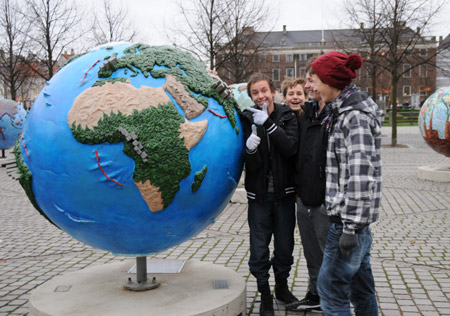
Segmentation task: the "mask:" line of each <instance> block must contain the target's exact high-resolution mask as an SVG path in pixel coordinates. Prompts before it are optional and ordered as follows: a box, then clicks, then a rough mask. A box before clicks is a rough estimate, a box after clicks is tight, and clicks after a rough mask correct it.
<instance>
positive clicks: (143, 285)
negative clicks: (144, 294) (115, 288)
mask: <svg viewBox="0 0 450 316" xmlns="http://www.w3.org/2000/svg"><path fill="white" fill-rule="evenodd" d="M159 284H160V283H159V282H157V281H156V277H153V280H152V282H150V283H149V282H147V257H136V282H133V280H131V278H128V281H127V283H125V285H124V287H125V289H127V290H130V291H147V290H153V289H156V288H157V287H158V286H159Z"/></svg>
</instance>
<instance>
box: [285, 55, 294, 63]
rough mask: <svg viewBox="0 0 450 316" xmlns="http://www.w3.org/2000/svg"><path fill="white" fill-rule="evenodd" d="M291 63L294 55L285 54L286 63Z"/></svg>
mask: <svg viewBox="0 0 450 316" xmlns="http://www.w3.org/2000/svg"><path fill="white" fill-rule="evenodd" d="M293 61H294V55H292V54H286V62H293Z"/></svg>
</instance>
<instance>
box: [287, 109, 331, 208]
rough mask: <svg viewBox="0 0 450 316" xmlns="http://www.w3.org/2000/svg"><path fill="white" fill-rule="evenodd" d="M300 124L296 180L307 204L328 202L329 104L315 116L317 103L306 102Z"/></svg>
mask: <svg viewBox="0 0 450 316" xmlns="http://www.w3.org/2000/svg"><path fill="white" fill-rule="evenodd" d="M302 108H303V112H302V114H301V116H300V124H299V126H300V127H299V148H298V153H297V159H296V175H295V183H296V189H297V193H298V195H299V197H300V199H301V200H302V203H303V204H304V205H305V206H311V207H316V206H320V205H321V204H323V203H324V201H325V180H326V178H325V166H326V159H327V144H328V133H329V128H330V124H331V119H332V118H331V117H330V112H331V111H330V109H329V106H325V108H324V109H323V110H322V111H321V112H320V114H319V115H318V116H317V117H316V110H317V108H318V106H317V102H315V101H313V102H306V103H305V104H304V105H303V106H302Z"/></svg>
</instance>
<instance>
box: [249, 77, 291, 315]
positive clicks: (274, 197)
mask: <svg viewBox="0 0 450 316" xmlns="http://www.w3.org/2000/svg"><path fill="white" fill-rule="evenodd" d="M247 92H248V95H249V96H250V98H251V99H252V101H253V102H254V103H255V105H254V106H253V107H250V108H248V109H247V110H245V111H244V112H243V113H242V120H241V122H242V126H243V130H244V137H245V140H246V148H245V189H246V190H247V198H248V224H249V227H250V259H249V263H248V264H249V267H250V272H251V273H252V275H253V276H254V277H255V278H256V281H257V285H258V291H259V292H260V293H261V305H260V315H264V316H271V315H274V309H273V298H272V295H271V290H270V285H269V270H270V267H273V271H274V274H275V282H276V284H275V296H276V298H277V299H278V300H280V301H282V302H284V303H285V304H290V303H293V302H295V301H297V298H296V297H295V296H294V295H293V294H292V293H291V292H290V291H289V288H288V284H287V278H288V277H289V272H290V270H291V265H292V263H293V262H294V259H293V256H292V252H293V250H294V228H295V188H294V156H295V153H296V151H297V138H298V135H297V133H298V129H297V126H298V123H297V118H296V116H295V114H294V112H292V110H291V109H290V108H289V107H288V106H287V105H281V104H277V103H274V101H273V98H274V96H275V85H274V84H273V82H272V79H270V78H269V77H267V76H266V75H264V74H260V73H256V74H253V75H252V76H251V77H250V79H249V81H248V84H247ZM272 236H273V237H274V252H273V257H272V258H270V250H269V244H270V241H271V239H272Z"/></svg>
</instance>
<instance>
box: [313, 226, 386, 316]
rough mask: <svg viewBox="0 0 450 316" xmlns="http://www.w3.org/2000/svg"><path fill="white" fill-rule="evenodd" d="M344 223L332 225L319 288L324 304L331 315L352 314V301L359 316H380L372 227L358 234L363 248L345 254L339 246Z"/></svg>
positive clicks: (344, 315)
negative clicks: (371, 251) (374, 272)
mask: <svg viewBox="0 0 450 316" xmlns="http://www.w3.org/2000/svg"><path fill="white" fill-rule="evenodd" d="M342 228H343V227H342V224H335V223H331V224H330V230H329V231H328V239H327V243H326V246H325V253H324V256H323V262H322V267H321V268H320V273H319V283H318V287H317V289H318V291H319V296H320V306H321V307H322V310H323V312H324V314H325V315H327V316H331V315H332V316H350V315H351V313H350V301H351V302H352V304H353V306H354V308H355V314H356V315H357V316H361V315H367V316H375V315H378V304H377V300H376V296H375V282H374V280H373V275H372V268H371V267H370V247H371V245H372V234H371V232H370V229H369V227H368V226H367V227H365V228H363V229H362V230H361V232H360V233H359V236H358V242H359V247H356V248H354V249H352V251H351V252H350V254H349V255H348V256H343V255H342V254H341V251H340V249H339V238H340V236H341V235H342Z"/></svg>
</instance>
